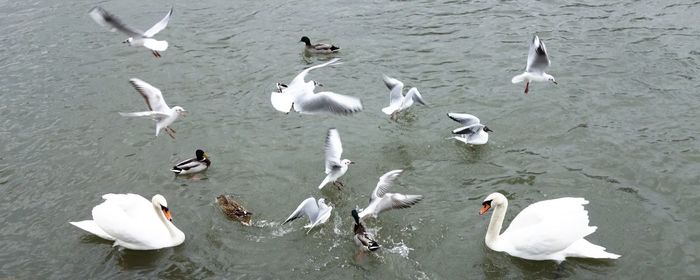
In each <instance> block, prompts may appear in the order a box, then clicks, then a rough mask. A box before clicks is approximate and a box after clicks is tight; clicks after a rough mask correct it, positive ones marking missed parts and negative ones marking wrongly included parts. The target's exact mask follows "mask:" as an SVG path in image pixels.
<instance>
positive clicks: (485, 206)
mask: <svg viewBox="0 0 700 280" xmlns="http://www.w3.org/2000/svg"><path fill="white" fill-rule="evenodd" d="M490 208H491V205H488V204H486V203H484V205H482V206H481V209H480V210H479V215H484V213H486V211H489V209H490Z"/></svg>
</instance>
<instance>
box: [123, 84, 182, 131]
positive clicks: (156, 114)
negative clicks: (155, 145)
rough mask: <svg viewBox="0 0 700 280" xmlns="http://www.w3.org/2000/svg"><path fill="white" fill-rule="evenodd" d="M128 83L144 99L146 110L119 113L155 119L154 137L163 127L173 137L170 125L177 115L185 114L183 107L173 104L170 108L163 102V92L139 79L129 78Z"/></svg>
mask: <svg viewBox="0 0 700 280" xmlns="http://www.w3.org/2000/svg"><path fill="white" fill-rule="evenodd" d="M129 83H131V85H132V86H133V87H134V89H136V91H138V92H139V94H141V96H142V97H143V99H144V100H146V106H147V107H148V111H143V112H133V113H121V112H120V113H119V114H120V115H122V116H125V117H150V118H152V119H153V120H155V121H156V137H158V134H160V131H161V130H163V129H165V132H167V133H168V135H170V137H172V138H173V139H175V130H174V129H172V128H171V127H170V125H171V124H173V123H174V122H175V120H177V118H178V117H179V116H181V115H184V114H185V112H186V111H185V109H184V108H182V107H180V106H173V107H172V108H170V106H168V104H167V103H165V99H163V93H162V92H161V91H160V90H159V89H158V88H156V87H154V86H152V85H151V84H149V83H147V82H144V81H143V80H141V79H136V78H133V79H130V80H129Z"/></svg>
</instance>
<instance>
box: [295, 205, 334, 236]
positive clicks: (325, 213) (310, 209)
mask: <svg viewBox="0 0 700 280" xmlns="http://www.w3.org/2000/svg"><path fill="white" fill-rule="evenodd" d="M332 210H333V207H331V206H328V205H326V200H325V199H323V198H319V199H318V202H316V199H315V198H314V197H309V198H307V199H305V200H304V201H302V202H301V204H299V206H298V207H297V209H296V210H294V212H292V214H291V215H289V218H287V219H286V220H284V222H283V223H282V224H283V225H284V224H286V223H289V222H291V221H294V220H296V219H298V218H301V217H303V216H304V215H306V216H307V217H308V218H309V224H308V225H305V226H304V228H308V229H309V230H308V231H307V232H306V233H309V231H311V229H313V228H314V227H315V226H317V225H320V224H323V223H325V222H327V221H328V218H330V217H331V211H332Z"/></svg>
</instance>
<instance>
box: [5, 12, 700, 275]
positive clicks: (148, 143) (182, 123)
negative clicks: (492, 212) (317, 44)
mask: <svg viewBox="0 0 700 280" xmlns="http://www.w3.org/2000/svg"><path fill="white" fill-rule="evenodd" d="M159 2H160V1H156V2H142V1H133V0H128V1H119V2H116V1H111V2H103V3H96V2H89V1H74V2H71V3H63V2H60V1H59V2H56V1H54V2H51V1H0V14H1V15H2V17H0V31H1V32H0V39H2V42H3V45H2V46H3V47H2V48H0V61H1V62H0V96H1V97H2V102H0V112H2V118H0V139H1V140H2V143H3V145H2V154H1V155H0V159H1V161H0V192H1V193H2V195H1V196H0V222H1V224H2V226H1V227H0V236H1V237H2V238H1V239H0V278H3V279H5V278H7V279H42V278H60V279H66V278H69V279H71V278H72V279H75V278H91V279H94V278H124V279H131V278H137V277H143V278H155V277H159V278H167V279H173V278H186V279H203V278H263V279H270V278H278V279H311V278H318V277H321V278H322V279H348V278H355V279H361V278H386V279H397V278H398V279H415V278H418V279H458V278H466V279H483V278H489V279H501V278H511V279H512V278H585V279H598V278H611V279H624V278H628V279H639V278H640V277H641V278H650V279H655V278H662V277H663V278H671V279H681V278H697V277H700V261H699V260H698V258H699V257H700V249H699V248H700V246H698V242H699V241H700V234H698V232H700V214H698V213H700V206H699V205H698V203H697V201H698V199H700V191H699V190H698V183H699V181H700V180H699V175H698V170H700V145H699V144H698V139H697V136H696V135H697V132H698V130H700V124H699V123H698V122H697V121H698V115H697V108H698V106H700V101H698V89H700V83H699V82H698V70H699V68H698V61H699V60H700V48H699V46H700V45H699V44H698V42H699V40H700V30H699V29H698V24H697V23H698V21H697V15H698V13H699V12H700V3H699V2H694V1H679V0H671V1H634V2H627V3H623V2H619V3H614V4H613V3H612V2H609V1H580V2H577V1H538V2H533V1H470V2H461V1H420V2H419V1H409V2H404V1H398V2H397V1H288V2H287V1H266V0H263V1H204V3H190V1H176V2H175V4H174V5H175V13H174V15H173V19H172V21H171V22H170V26H168V28H167V29H166V30H165V31H163V32H162V33H161V34H159V35H160V36H159V37H160V38H162V39H166V40H168V41H169V42H170V44H171V46H170V48H169V49H168V50H167V51H166V52H164V53H163V55H164V57H163V58H162V59H154V58H152V57H150V54H149V53H148V52H147V51H145V50H142V49H141V50H139V49H134V48H128V47H126V46H123V45H122V44H120V42H121V40H123V39H124V38H123V37H124V36H122V35H120V34H117V33H109V32H107V31H106V30H105V29H104V28H102V27H100V26H98V25H96V24H95V23H94V22H92V20H91V19H90V18H89V17H88V15H87V11H88V10H89V9H90V8H92V7H93V6H95V5H101V6H103V7H105V8H106V9H107V10H109V11H111V12H113V13H115V14H117V15H119V16H120V17H121V18H122V19H123V20H124V21H125V22H126V23H129V24H130V25H132V26H134V27H137V28H143V29H145V28H147V27H148V26H150V25H151V24H153V22H155V21H156V20H158V19H160V18H161V17H162V16H163V14H165V13H166V12H167V4H164V3H159ZM535 32H536V33H537V34H538V35H540V37H541V38H542V39H543V40H544V41H545V42H546V43H547V47H548V48H549V51H550V54H551V60H552V66H551V68H550V69H549V71H548V72H549V73H551V74H553V75H554V76H555V77H557V80H558V81H559V85H558V86H554V85H550V84H543V83H536V84H534V85H533V87H532V91H531V93H530V94H529V95H523V94H522V89H523V88H522V85H512V84H511V83H510V78H511V77H512V76H513V75H516V74H518V73H520V72H521V71H522V69H523V68H524V66H525V60H526V54H527V41H528V40H529V39H530V38H531V36H532V34H533V33H535ZM302 35H307V36H310V37H311V39H312V40H314V41H315V40H329V41H333V42H334V43H336V44H338V45H340V46H341V47H342V48H343V50H342V52H341V53H339V54H338V55H337V57H340V58H341V59H342V60H343V61H344V62H345V63H344V64H343V65H340V66H335V67H327V68H324V70H323V71H314V72H312V74H311V76H313V79H316V80H319V81H322V82H323V83H324V84H325V85H326V86H327V88H326V89H327V90H332V91H335V92H338V93H344V94H350V95H354V96H358V97H360V98H362V100H363V103H364V105H365V111H364V112H362V113H360V114H357V115H355V116H351V117H336V116H298V115H293V114H290V115H283V114H278V113H276V112H274V111H273V109H272V107H271V106H270V104H269V93H270V91H272V90H273V89H274V83H275V82H278V81H290V80H291V79H292V78H293V77H294V75H296V74H297V73H298V72H299V71H301V70H302V69H303V68H305V67H307V66H308V65H311V64H315V63H318V62H320V61H323V60H325V59H327V58H324V57H305V56H303V54H302V45H301V44H299V43H297V41H298V40H299V38H300V37H301V36H302ZM382 73H386V74H388V75H390V76H393V77H396V78H398V79H400V80H402V81H403V82H404V83H405V84H406V85H407V86H416V87H418V88H419V89H420V91H421V93H422V94H423V96H424V97H425V99H426V101H427V102H428V104H429V106H428V107H414V108H412V109H411V110H410V112H409V113H407V114H406V115H405V116H404V117H402V118H401V119H400V120H399V121H398V122H393V121H390V120H389V119H388V118H387V117H386V116H385V115H384V114H383V113H381V111H380V109H381V108H382V107H383V106H386V103H387V101H388V100H387V99H388V98H387V95H388V91H387V90H386V88H385V87H384V85H383V83H382V81H381V74H382ZM131 77H139V78H141V79H144V80H146V81H148V82H150V83H152V84H153V85H155V86H157V87H159V88H160V89H161V90H163V92H164V94H165V98H166V99H167V101H168V103H169V104H170V105H181V106H183V107H185V108H186V109H187V110H188V111H189V112H190V115H189V116H187V117H185V118H184V119H181V120H178V122H176V124H175V125H174V127H175V129H177V130H178V138H177V140H175V141H173V140H172V139H169V138H168V137H167V136H161V137H159V138H154V136H153V124H152V122H150V121H149V120H145V119H134V118H123V117H120V116H119V115H118V114H117V112H119V111H132V110H141V109H143V103H142V102H143V101H142V100H141V98H140V97H139V96H138V94H137V93H136V92H135V91H134V90H133V89H132V88H131V87H130V85H129V84H128V82H127V81H128V79H129V78H131ZM447 112H464V113H472V114H475V115H477V116H479V117H480V118H481V120H482V121H483V122H484V123H486V124H488V126H489V127H490V128H492V129H493V130H494V131H495V132H493V133H492V134H491V141H490V142H489V143H488V145H485V146H481V147H467V146H464V145H462V144H460V143H458V142H456V141H449V140H446V139H445V138H447V137H449V136H450V130H451V129H453V128H455V127H456V126H457V124H456V123H454V122H452V121H451V120H449V119H448V118H447V117H446V116H445V113H447ZM329 127H337V128H338V130H339V132H340V134H341V137H342V139H343V146H344V149H345V153H344V156H346V157H347V158H350V159H352V160H354V161H356V162H357V163H358V164H356V165H354V166H352V168H351V169H350V171H349V172H348V174H346V175H345V177H344V178H345V179H344V181H345V184H346V186H347V187H346V188H345V190H343V191H337V190H335V189H333V188H326V189H324V190H323V191H321V192H319V191H318V190H317V189H316V186H317V184H318V183H319V182H320V181H321V180H322V179H323V176H324V174H323V162H322V145H323V139H324V135H325V131H326V130H327V129H328V128H329ZM196 148H204V149H206V150H207V151H208V153H209V154H210V155H211V157H212V161H213V166H212V168H211V169H210V170H209V171H208V172H207V173H206V180H198V181H193V180H187V179H183V178H176V179H174V178H173V176H172V174H170V172H168V168H169V167H170V166H171V165H172V163H174V162H177V161H178V160H180V159H184V158H187V157H190V156H191V155H192V153H193V151H194V149H196ZM391 169H405V170H406V172H405V173H404V174H403V175H402V176H401V177H400V179H399V182H398V184H397V186H395V187H394V188H395V191H398V192H405V193H415V194H423V195H425V197H426V198H425V200H424V201H423V202H421V203H420V204H418V205H416V206H415V207H413V208H410V209H406V210H401V211H393V212H388V213H386V215H383V216H382V217H381V219H380V220H378V221H377V220H375V221H369V222H368V227H369V228H370V229H371V230H372V231H374V232H376V234H377V236H378V240H379V242H380V243H381V244H382V245H383V246H384V248H383V249H382V250H380V251H379V252H378V253H377V254H372V255H370V256H364V257H357V256H356V255H355V247H354V244H353V243H352V239H351V231H352V219H351V217H350V215H349V211H350V209H352V208H353V207H356V206H358V207H364V206H365V205H366V202H367V199H368V196H369V192H370V191H371V189H372V188H373V187H374V185H375V184H376V181H377V178H378V177H379V176H380V175H382V174H383V173H384V172H386V171H389V170H391ZM494 191H500V192H503V193H505V194H507V196H508V198H509V199H510V209H509V210H510V211H509V213H508V214H507V215H506V221H507V222H506V224H507V223H508V221H510V220H511V219H512V218H513V217H514V216H515V214H516V213H517V212H518V211H519V210H521V209H523V208H524V207H525V206H527V205H528V204H530V203H533V202H535V201H539V200H543V199H550V198H556V197H562V196H583V197H586V198H587V199H588V200H590V201H591V203H590V204H589V205H588V206H587V208H588V210H589V214H590V218H591V223H592V224H593V225H597V226H598V231H597V232H595V233H594V234H593V235H591V236H590V238H589V240H591V241H592V242H594V243H597V244H601V245H603V246H605V247H607V248H608V250H609V251H611V252H615V253H619V254H621V255H623V257H622V258H621V259H619V260H617V261H590V260H580V259H579V260H571V261H568V262H566V263H565V265H563V266H557V265H555V264H554V263H553V262H534V261H524V260H521V259H516V258H512V257H509V256H507V255H505V254H503V253H496V252H493V251H491V250H489V249H488V248H486V246H485V245H484V241H483V237H484V234H485V232H486V227H487V223H488V221H487V218H485V217H479V216H478V215H477V209H478V208H479V207H480V202H481V200H482V199H483V198H484V197H485V196H486V195H488V194H489V193H491V192H494ZM109 192H115V193H124V192H134V193H139V194H141V195H144V196H146V197H150V196H152V195H153V194H156V193H160V194H163V195H164V196H165V197H167V199H168V203H169V206H170V208H171V210H172V211H173V214H174V220H175V223H176V225H177V226H178V227H179V228H180V229H181V230H182V231H184V232H185V233H186V234H187V240H186V241H185V243H184V244H183V245H181V246H179V247H176V248H171V249H163V250H158V251H153V252H135V251H128V250H119V249H116V248H112V247H111V246H110V245H111V244H110V242H106V241H103V240H100V239H99V238H96V237H94V236H90V235H88V234H86V233H84V232H82V231H80V230H79V229H77V228H75V227H73V226H71V225H69V224H68V223H67V222H68V221H75V220H82V219H87V218H89V217H90V209H91V208H92V207H93V206H94V205H96V204H98V203H100V201H101V199H100V196H101V195H102V194H104V193H109ZM221 193H227V194H232V195H234V196H236V197H237V198H239V200H241V201H242V202H243V204H245V205H247V206H248V208H249V210H251V211H252V212H254V213H255V216H254V221H255V222H254V226H253V227H243V226H241V225H240V224H237V223H234V222H231V221H230V220H228V219H226V218H225V217H224V216H223V215H222V214H221V213H220V212H219V211H218V209H217V208H216V205H215V203H214V200H215V197H216V196H217V195H218V194H221ZM312 195H313V196H316V197H325V198H326V199H327V200H328V201H329V202H330V203H331V204H332V205H333V206H334V207H335V210H334V213H333V216H332V217H331V219H330V221H329V222H328V223H327V224H325V225H323V226H321V227H320V228H319V229H318V230H313V231H311V233H309V234H306V233H305V232H306V231H305V230H304V229H303V228H302V225H303V222H296V223H292V224H291V225H284V226H280V222H281V221H282V220H283V219H284V218H285V217H286V216H287V215H289V213H290V212H291V211H292V210H293V209H294V208H295V207H296V206H297V204H298V203H299V202H300V201H302V200H303V199H304V198H306V197H308V196H312Z"/></svg>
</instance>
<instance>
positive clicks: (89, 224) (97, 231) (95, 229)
mask: <svg viewBox="0 0 700 280" xmlns="http://www.w3.org/2000/svg"><path fill="white" fill-rule="evenodd" d="M69 223H70V224H71V225H74V226H76V227H78V228H80V229H82V230H84V231H87V232H89V233H92V234H94V235H97V236H99V237H101V238H104V239H107V240H115V238H114V237H112V236H111V235H109V234H108V233H106V232H105V231H104V230H102V229H101V228H100V227H99V226H97V223H95V221H93V220H85V221H80V222H69Z"/></svg>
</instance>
